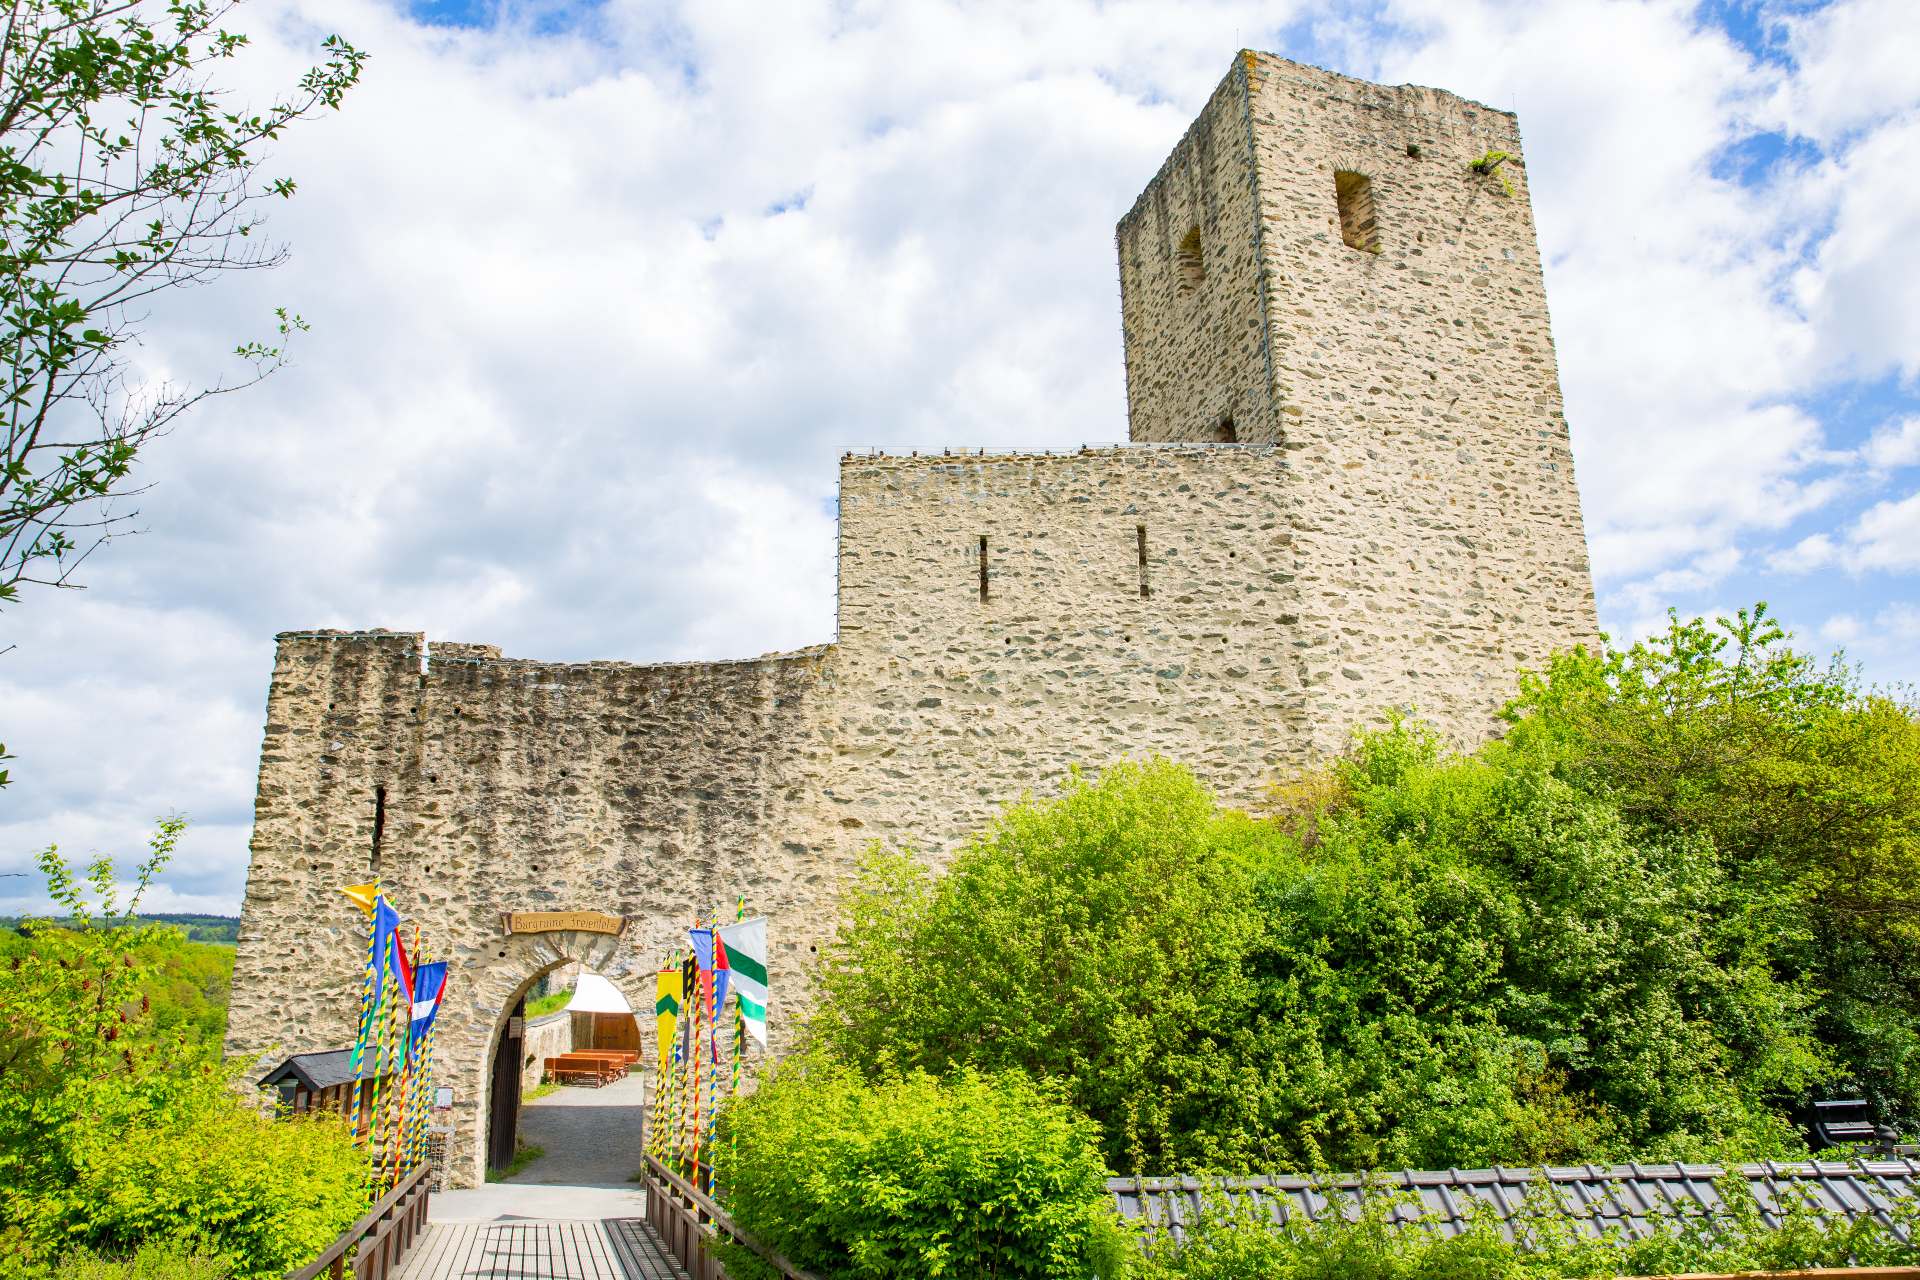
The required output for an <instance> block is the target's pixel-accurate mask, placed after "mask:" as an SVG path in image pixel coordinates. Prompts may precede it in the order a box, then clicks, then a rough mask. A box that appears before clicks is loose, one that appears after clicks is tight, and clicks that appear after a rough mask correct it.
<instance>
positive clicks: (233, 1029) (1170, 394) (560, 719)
mask: <svg viewBox="0 0 1920 1280" xmlns="http://www.w3.org/2000/svg"><path fill="white" fill-rule="evenodd" d="M1489 148H1491V149H1496V150H1507V151H1510V152H1512V153H1513V154H1514V155H1515V156H1516V157H1517V156H1518V154H1519V150H1518V149H1519V140H1518V135H1517V130H1516V128H1515V125H1514V122H1513V119H1512V117H1510V116H1507V115H1505V114H1503V113H1500V112H1495V111H1490V110H1488V109H1486V108H1484V107H1478V106H1476V105H1475V104H1471V103H1466V102H1464V101H1463V100H1461V99H1458V98H1454V97H1452V96H1451V95H1447V94H1441V93H1437V92H1435V91H1433V90H1424V89H1386V88H1382V87H1380V86H1374V85H1367V84H1364V83H1362V82H1359V81H1352V80H1347V79H1344V78H1342V77H1338V76H1333V75H1331V74H1329V73H1327V72H1322V71H1318V70H1315V69H1313V68H1308V67H1299V66H1296V65H1294V64H1291V63H1286V62H1283V61H1281V60H1278V59H1273V58H1271V57H1268V56H1266V55H1251V54H1248V55H1243V56H1242V57H1241V58H1240V59H1239V60H1238V61H1237V62H1236V65H1235V67H1234V70H1233V72H1232V73H1231V74H1230V75H1229V76H1228V78H1227V80H1226V81H1225V82H1224V83H1223V84H1222V85H1221V87H1220V89H1219V91H1218V92H1216V93H1215V94H1214V96H1213V98H1212V99H1211V100H1210V101H1209V103H1208V106H1207V108H1206V110H1205V112H1204V113H1203V115H1202V117H1201V119H1200V120H1199V121H1198V122H1197V123H1196V124H1195V126H1194V128H1193V129H1192V130H1191V131H1190V132H1189V133H1188V135H1187V137H1186V138H1185V139H1184V140H1183V141H1182V142H1181V144H1180V146H1179V148H1177V149H1176V151H1175V153H1174V155H1173V156H1172V158H1170V159H1169V161H1168V162H1167V165H1166V166H1165V167H1164V168H1163V169H1162V171H1161V173H1160V175H1159V176H1158V177H1157V178H1156V179H1155V180H1154V182H1153V184H1152V185H1151V186H1150V187H1149V188H1148V191H1147V193H1146V194H1145V195H1143V196H1142V197H1141V200H1140V201H1139V202H1138V203H1137V204H1136V205H1135V207H1134V209H1133V211H1132V212H1131V213H1130V214H1129V215H1128V216H1127V219H1126V220H1125V221H1123V222H1122V224H1121V226H1120V231H1119V243H1120V251H1121V278H1122V285H1123V290H1124V292H1125V316H1126V337H1127V361H1128V364H1127V369H1128V394H1129V403H1130V409H1131V417H1132V431H1133V436H1134V439H1135V440H1136V441H1137V442H1139V443H1137V444H1136V445H1134V446H1131V447H1121V448H1109V449H1097V450H1084V451H1080V452H1077V453H1069V454H1058V455H1056V454H997V455H990V456H988V455H977V454H970V453H962V454H957V455H953V456H929V457H907V458H901V457H889V456H868V455H849V456H847V457H846V458H844V459H842V461H841V467H840V530H839V541H840V545H839V591H840V595H839V602H838V604H839V639H838V641H837V643H835V644H833V645H829V646H822V647H820V648H817V649H810V650H806V651H803V652H800V653H794V654H785V655H774V656H769V657H765V658H760V659H756V660H752V661H744V662H722V663H694V664H667V665H655V666H636V665H631V664H626V663H614V662H594V663H575V664H556V663H541V662H529V661H519V660H509V659H506V658H503V657H502V656H501V655H500V653H499V651H498V650H497V649H493V648H491V647H489V646H484V645H462V644H445V643H437V642H436V643H435V644H433V645H432V646H428V645H427V644H426V642H425V639H424V637H422V636H420V635H412V634H393V633H386V632H365V633H346V632H325V631H323V632H289V633H287V634H286V635H283V636H282V637H281V638H280V645H279V650H278V653H277V656H276V659H275V667H274V673H273V679H272V684H271V687H270V690H269V693H268V703H267V731H266V737H265V741H264V744H263V747H262V751H261V764H260V783H259V798H258V801H257V805H256V813H255V826H254V836H253V842H252V865H251V868H250V870H249V873H248V881H247V901H246V908H245V915H244V919H243V922H242V930H241V937H240V943H239V950H238V955H237V958H236V963H235V971H234V974H235V976H234V994H233V1003H232V1011H231V1016H230V1021H229V1028H230V1029H229V1034H228V1045H229V1048H230V1049H231V1050H232V1051H234V1052H237V1053H266V1052H273V1053H288V1052H299V1051H304V1050H313V1049H325V1048H334V1047H338V1046H340V1045H343V1044H345V1043H347V1042H348V1040H349V1039H350V1037H351V1036H352V1033H353V1027H354V1015H355V1012H356V1009H357V990H358V987H357V979H358V973H359V968H360V948H361V947H362V946H363V945H364V941H363V939H364V925H363V923H362V920H361V917H360V915H359V913H358V911H357V910H356V909H355V908H354V907H353V906H352V905H351V904H350V903H349V902H348V900H347V899H346V898H345V897H344V896H342V895H341V894H339V893H338V889H339V888H340V886H343V885H346V884H350V883H354V882H357V881H362V880H366V879H369V878H371V877H373V876H374V875H378V876H379V877H380V878H381V879H382V881H383V883H384V884H385V886H386V888H387V891H388V892H389V894H390V895H391V897H392V899H393V901H394V902H395V903H396V904H398V905H399V906H400V908H401V909H402V910H403V911H406V912H408V913H409V914H410V915H411V916H412V917H413V919H414V920H416V921H417V922H418V923H419V924H420V925H421V926H422V927H423V928H424V929H425V931H426V933H427V936H429V937H430V938H431V939H433V940H434V941H435V944H436V945H437V946H438V947H439V948H440V951H439V955H440V957H442V958H448V959H451V960H452V961H453V962H454V969H453V975H452V981H451V985H450V987H449V993H448V996H447V1000H446V1003H445V1004H444V1005H443V1009H442V1013H441V1018H440V1032H439V1037H438V1041H437V1055H438V1056H437V1063H438V1068H439V1072H440V1074H439V1080H438V1083H441V1084H445V1085H450V1086H452V1087H453V1089H454V1092H455V1113H454V1115H453V1117H452V1122H453V1126H454V1140H453V1144H452V1148H451V1154H450V1158H449V1182H450V1183H451V1185H454V1186H462V1185H468V1184H470V1183H472V1182H473V1181H475V1180H476V1179H477V1178H478V1177H479V1175H480V1167H479V1166H480V1153H481V1152H482V1151H483V1150H484V1149H485V1136H486V1134H485V1129H486V1117H485V1112H484V1106H483V1105H482V1104H483V1102H484V1099H485V1098H486V1096H487V1083H488V1080H489V1075H490V1071H491V1067H492V1063H491V1057H492V1053H493V1047H494V1045H495V1043H496V1041H497V1037H498V1034H499V1031H500V1029H501V1027H502V1026H503V1025H504V1023H505V1020H506V1018H507V1017H508V1015H509V1012H510V1011H511V1009H512V1008H513V1006H514V1003H515V1002H516V1001H517V1000H518V999H519V998H520V996H521V995H522V994H523V993H524V992H525V991H526V990H527V988H528V987H529V986H530V985H531V984H532V983H533V981H534V980H535V979H536V978H538V977H539V976H540V975H542V974H543V973H549V972H553V971H556V970H557V969H559V968H560V967H561V966H564V965H580V966H584V967H585V968H587V969H590V970H592V971H595V972H598V973H600V974H602V975H603V976H605V977H607V978H608V979H609V980H610V981H612V982H613V983H614V984H615V985H616V986H617V987H619V988H620V989H621V990H622V991H623V992H624V994H625V995H626V997H627V999H628V1001H629V1002H630V1003H631V1005H632V1006H633V1007H634V1008H635V1009H636V1010H641V1011H644V1010H647V1009H650V1008H652V1005H653V973H654V968H655V965H656V964H657V963H658V961H659V960H660V958H661V957H662V956H663V955H664V954H665V953H666V952H667V951H668V950H669V949H671V948H672V947H674V946H675V945H677V944H682V943H683V941H684V929H685V927H686V925H687V923H688V922H689V920H690V919H691V918H692V917H693V916H694V915H695V914H696V913H703V914H712V913H713V912H714V911H715V909H716V908H719V909H722V910H725V909H727V908H728V907H730V904H732V903H733V902H734V900H735V899H736V897H737V896H739V895H741V894H745V895H746V896H747V898H748V899H749V901H750V902H751V903H752V904H753V905H754V907H755V908H756V909H758V910H761V911H764V912H765V913H766V914H767V915H768V916H769V917H771V920H772V922H773V923H772V927H771V928H770V931H769V932H770V942H771V945H772V949H773V950H772V955H771V956H770V966H769V967H770V970H771V977H772V983H773V989H774V1002H773V1009H772V1014H773V1016H772V1019H771V1022H770V1032H771V1035H772V1037H773V1041H774V1048H775V1050H776V1051H778V1050H779V1048H780V1047H781V1046H782V1045H784V1044H785V1043H787V1042H788V1040H789V1038H790V1037H791V1034H792V1031H793V1028H794V1025H795V1021H796V1018H797V1014H798V1012H799V1011H800V1010H801V1009H802V1008H803V1007H804V1004H805V1002H806V986H805V981H806V977H805V975H806V972H807V968H808V964H809V962H810V961H811V960H812V958H813V956H814V955H815V954H816V953H817V949H818V947H819V946H820V944H821V943H822V942H823V941H824V940H825V939H826V937H827V936H828V935H829V934H830V932H831V930H832V928H833V923H834V919H835V912H836V904H837V898H838V895H839V893H840V891H841V889H842V887H843V886H844V885H845V884H846V883H847V881H848V879H849V877H850V876H851V874H852V871H853V868H854V866H855V862H856V859H857V858H858V856H859V853H860V851H861V849H862V848H863V847H864V846H865V845H866V844H867V842H869V841H871V840H875V839H879V840H884V841H888V842H891V843H893V844H896V845H902V846H908V847H911V848H913V849H915V850H917V851H918V852H919V853H920V854H921V855H922V856H924V857H925V858H926V859H927V860H928V861H929V862H931V863H933V864H936V865H937V864H940V863H942V862H944V861H945V860H946V859H947V858H948V857H950V856H951V854H952V852H953V850H954V849H955V847H956V846H957V845H958V844H959V842H960V841H962V840H963V839H964V838H965V837H966V836H967V835H968V834H969V833H971V832H973V831H975V830H978V829H979V828H980V827H981V826H982V825H983V824H984V823H986V822H987V821H988V820H989V819H990V818H991V817H992V816H993V814H995V813H996V812H997V811H999V810H1000V809H1001V808H1003V807H1004V806H1005V805H1006V804H1008V803H1010V802H1012V801H1014V800H1016V799H1017V798H1019V796H1020V795H1021V794H1022V793H1023V792H1026V791H1029V790H1035V791H1040V792H1046V791H1048V790H1051V789H1052V788H1053V787H1055V786H1056V785H1057V784H1058V782H1059V781H1060V779H1061V778H1062V777H1063V776H1065V775H1066V773H1067V771H1068V770H1069V769H1071V768H1073V767H1074V766H1084V767H1086V768H1089V769H1098V768H1099V767H1101V766H1103V765H1104V764H1106V763H1107V762H1109V761H1111V760H1115V759H1121V758H1126V757H1139V756H1144V755H1148V754H1152V753H1160V754H1164V755H1167V756H1169V757H1172V758H1174V759H1176V760H1179V761H1182V762H1184V763H1186V764H1189V765H1191V766H1192V767H1193V768H1195V769H1196V770H1197V771H1198V772H1199V774H1200V775H1201V776H1202V778H1203V779H1204V780H1205V781H1207V782H1208V783H1209V784H1210V785H1212V786H1213V787H1214V788H1215V789H1216V790H1217V791H1218V792H1219V793H1220V794H1221V795H1222V797H1223V798H1224V799H1226V800H1227V801H1228V802H1230V803H1236V804H1254V803H1257V802H1258V801H1259V799H1260V796H1261V794H1262V791H1263V789H1264V788H1265V786H1266V785H1267V784H1268V783H1269V782H1272V781H1274V780H1276V779H1278V778H1283V777H1285V776H1287V775H1288V774H1290V773H1292V772H1294V771H1296V770H1298V769H1299V768H1301V767H1303V766H1306V765H1309V764H1311V763H1312V762H1314V761H1315V760H1317V759H1319V758H1321V757H1323V756H1324V755H1325V754H1326V753H1328V752H1330V751H1335V750H1338V749H1340V748H1341V747H1342V746H1344V745H1345V743H1346V740H1347V736H1348V734H1349V733H1350V732H1351V730H1352V728H1353V727H1354V726H1356V725H1361V724H1378V723H1381V722H1382V721H1383V720H1384V719H1385V718H1386V716H1387V714H1388V713H1389V712H1390V711H1391V710H1392V709H1395V708H1399V707H1405V706H1413V707H1415V708H1416V709H1417V710H1418V711H1419V712H1420V713H1421V714H1423V715H1424V716H1426V717H1427V718H1429V719H1431V720H1432V721H1434V722H1435V723H1436V724H1437V725H1438V726H1439V727H1440V728H1441V729H1442V730H1443V731H1444V732H1445V733H1446V734H1447V736H1449V737H1450V738H1451V739H1453V740H1454V741H1456V742H1458V743H1461V744H1470V743H1475V742H1479V741H1481V740H1483V739H1484V738H1485V737H1486V736H1487V735H1489V734H1490V733H1492V732H1493V731H1494V730H1495V727H1496V722H1495V720H1494V712H1495V710H1496V709H1497V708H1498V707H1499V705H1500V704H1501V702H1502V701H1503V700H1504V699H1505V698H1506V697H1507V696H1508V695H1509V693H1510V692H1511V691H1512V689H1513V685H1514V669H1515V667H1516V666H1517V665H1519V664H1521V663H1531V664H1538V663H1540V662H1542V661H1544V660H1545V659H1546V657H1547V656H1548V655H1549V654H1550V653H1551V652H1552V651H1554V650H1555V649H1559V648H1564V647H1567V646H1570V645H1572V644H1575V643H1580V642H1583V641H1588V640H1590V639H1592V638H1593V636H1594V631H1595V622H1594V609H1593V594H1592V588H1591V584H1590V581H1589V577H1588V571H1587V563H1586V552H1585V543H1584V539H1583V534H1582V528H1581V521H1580V510H1579V499H1578V494H1577V492H1576V490H1575V487H1574V481H1573V472H1572V466H1571V458H1570V456H1569V454H1568V451H1567V435H1566V424H1565V420H1564V418H1563V417H1562V414H1561V405H1560V393H1559V387H1558V382H1557V374H1556V372H1555V368H1554V358H1553V347H1552V341H1551V336H1550V334H1549V332H1548V327H1547V316H1546V303H1545V295H1544V291H1543V287H1542V285H1541V278H1540V267H1539V258H1538V253H1537V250H1536V248H1535V246H1534V242H1533V230H1532V223H1531V218H1530V214H1529V211H1528V206H1527V193H1526V179H1525V170H1524V164H1523V162H1521V161H1520V160H1519V159H1517V158H1516V159H1515V160H1514V161H1512V162H1511V163H1509V164H1508V165H1506V166H1504V167H1503V169H1502V170H1501V172H1503V173H1508V174H1510V175H1511V180H1512V181H1513V182H1514V184H1515V190H1514V194H1513V196H1512V197H1511V198H1509V197H1508V196H1506V195H1505V194H1504V193H1503V192H1501V190H1500V189H1499V187H1498V184H1497V182H1496V181H1495V180H1493V179H1490V178H1487V177H1485V176H1482V175H1477V174H1473V173H1471V172H1470V170H1469V168H1468V166H1469V164H1470V163H1471V161H1472V160H1474V159H1476V158H1478V157H1479V156H1480V155H1481V154H1483V153H1484V152H1485V151H1486V150H1488V149H1489ZM1416 153H1417V154H1416ZM1336 169H1350V170H1354V171H1356V172H1361V173H1364V174H1366V175H1368V176H1369V179H1370V181H1371V184H1372V192H1373V197H1374V204H1375V214H1376V217H1377V228H1378V237H1379V249H1380V251H1379V252H1378V253H1372V252H1368V251H1366V250H1363V249H1355V248H1350V247H1348V246H1347V245H1346V244H1345V243H1344V242H1343V240H1342V237H1341V233H1340V226H1339V220H1338V213H1337V209H1336V204H1335V196H1334V179H1333V174H1334V171H1335V170H1336ZM1256 214H1257V216H1256ZM1195 230H1197V231H1198V232H1199V233H1200V234H1199V260H1198V262H1197V263H1196V262H1195V261H1194V259H1193V256H1192V254H1191V252H1190V251H1189V248H1188V247H1183V243H1184V242H1187V240H1188V233H1189V232H1191V231H1195ZM1227 417H1231V418H1232V420H1233V426H1234V430H1235V432H1236V433H1237V435H1238V437H1239V440H1240V441H1241V443H1237V444H1221V443H1204V441H1207V440H1209V439H1212V438H1213V437H1215V436H1216V435H1217V434H1218V432H1219V429H1220V427H1221V425H1222V422H1223V420H1224V419H1225V418H1227ZM983 575H984V578H983ZM376 833H377V834H376ZM543 908H545V909H556V910H593V911H602V912H607V913H611V914H616V915H621V916H624V917H626V918H627V921H628V924H627V926H626V931H625V933H624V934H623V935H622V936H620V937H618V938H613V937H609V936H607V935H603V934H594V933H550V934H539V935H515V936H503V934H502V930H501V926H500V921H499V915H500V913H501V912H503V911H511V910H538V909H543ZM642 1030H643V1039H644V1040H646V1041H648V1042H650V1040H651V1025H650V1020H648V1019H647V1018H646V1017H645V1015H644V1012H643V1014H642ZM536 1065H537V1060H536Z"/></svg>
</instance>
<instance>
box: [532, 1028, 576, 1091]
mask: <svg viewBox="0 0 1920 1280" xmlns="http://www.w3.org/2000/svg"><path fill="white" fill-rule="evenodd" d="M571 1052H573V1015H572V1014H570V1013H568V1012H567V1011H566V1010H564V1009H562V1010H560V1011H559V1012H558V1013H549V1014H545V1015H543V1016H541V1017H538V1018H528V1019H527V1034H526V1038H525V1039H524V1040H522V1041H521V1053H520V1096H521V1097H523V1098H524V1097H526V1095H527V1091H528V1090H530V1089H532V1088H533V1087H534V1086H535V1085H537V1084H539V1083H540V1078H541V1076H543V1075H544V1074H546V1069H547V1068H546V1061H547V1059H548V1058H552V1057H557V1056H558V1055H560V1054H563V1053H571Z"/></svg>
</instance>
